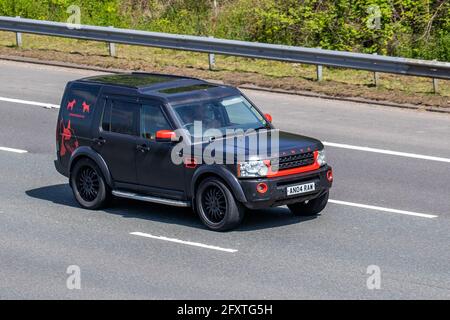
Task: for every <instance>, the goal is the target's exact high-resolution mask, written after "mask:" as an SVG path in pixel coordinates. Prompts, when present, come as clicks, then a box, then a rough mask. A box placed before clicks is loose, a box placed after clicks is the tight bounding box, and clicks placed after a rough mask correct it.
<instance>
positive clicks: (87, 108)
mask: <svg viewBox="0 0 450 320" xmlns="http://www.w3.org/2000/svg"><path fill="white" fill-rule="evenodd" d="M82 106H83V113H85V112H87V113H89V112H90V105H89V104H87V103H86V101H83V104H82Z"/></svg>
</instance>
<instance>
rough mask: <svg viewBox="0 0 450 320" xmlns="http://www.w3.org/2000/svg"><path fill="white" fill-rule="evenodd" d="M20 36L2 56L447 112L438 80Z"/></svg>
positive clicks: (3, 40)
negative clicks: (211, 59) (318, 76)
mask: <svg viewBox="0 0 450 320" xmlns="http://www.w3.org/2000/svg"><path fill="white" fill-rule="evenodd" d="M22 38H23V47H21V48H17V47H15V46H14V43H15V35H14V33H11V32H0V55H10V56H23V57H28V58H37V59H42V60H47V61H49V60H50V61H60V62H70V63H76V64H84V65H91V66H97V67H102V68H117V69H127V70H140V71H149V72H161V73H173V74H178V75H188V76H193V77H199V78H204V79H212V80H221V81H223V82H224V83H227V84H232V85H244V84H252V85H256V86H259V87H264V88H269V89H282V90H288V91H310V92H315V93H319V94H324V95H329V96H336V97H346V98H348V97H352V98H354V97H357V98H365V99H370V100H377V101H387V102H394V103H401V104H413V105H423V106H433V107H440V108H450V81H448V80H439V94H434V93H433V85H432V80H431V79H429V78H421V77H408V76H400V75H392V74H380V81H379V83H380V85H379V86H378V87H374V85H373V73H372V72H367V71H358V70H351V69H341V68H328V67H325V68H324V70H323V76H324V80H323V81H322V82H317V81H315V72H316V69H315V66H311V65H303V64H296V63H284V62H277V61H268V60H260V59H248V58H239V57H230V56H220V55H216V67H215V70H214V71H210V70H209V69H208V68H209V66H208V55H207V54H203V53H194V52H186V51H175V50H167V49H158V48H147V47H139V46H127V45H116V52H117V54H118V56H117V57H115V58H113V57H110V56H109V55H108V49H107V45H106V44H105V43H102V42H93V41H85V40H74V39H66V38H56V37H47V36H38V35H30V34H24V35H22Z"/></svg>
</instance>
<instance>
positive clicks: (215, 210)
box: [55, 73, 333, 231]
mask: <svg viewBox="0 0 450 320" xmlns="http://www.w3.org/2000/svg"><path fill="white" fill-rule="evenodd" d="M271 121H272V119H271V116H270V115H269V114H263V113H261V111H260V110H259V109H258V108H257V107H256V106H255V105H254V104H253V103H252V102H250V100H249V99H248V98H246V97H245V96H244V95H243V94H242V93H241V92H240V91H239V90H238V89H236V88H234V87H230V86H225V85H218V84H213V83H208V82H205V81H202V80H199V79H194V78H187V77H178V76H171V75H160V74H149V73H130V74H115V75H102V76H95V77H90V78H85V79H81V80H77V81H72V82H69V83H68V84H67V87H66V90H65V93H64V97H63V99H62V103H61V109H60V113H59V117H58V124H57V129H56V140H57V160H56V161H55V166H56V169H57V170H58V172H59V173H61V174H63V175H64V176H66V177H68V178H69V183H70V186H71V188H72V190H73V193H74V195H75V198H76V200H77V201H78V203H79V204H80V205H81V206H82V207H83V208H87V209H98V208H101V207H103V206H105V205H106V204H107V203H108V200H109V199H110V198H111V197H112V196H116V197H122V198H130V199H137V200H142V201H148V202H154V203H160V204H166V205H172V206H180V207H192V208H193V209H194V211H196V212H197V213H198V214H199V216H200V218H201V220H202V221H203V223H204V224H205V225H206V226H207V227H208V228H210V229H212V230H220V231H222V230H229V229H231V228H234V227H236V226H237V225H238V224H239V223H240V222H241V221H242V218H243V214H244V211H245V209H246V208H248V209H259V208H267V207H276V206H283V205H287V206H288V207H289V208H290V210H291V211H292V212H293V213H294V214H296V215H316V214H318V213H319V212H320V211H322V210H323V209H324V208H325V206H326V204H327V202H328V193H329V189H330V187H331V185H332V181H333V172H332V169H331V167H329V166H328V165H327V163H326V161H325V154H324V150H323V148H324V147H323V145H322V143H321V142H320V141H318V140H316V139H312V138H309V137H305V136H300V135H296V134H292V133H287V132H281V131H279V130H277V129H275V128H274V127H273V126H272V124H271Z"/></svg>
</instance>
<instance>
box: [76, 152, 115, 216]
mask: <svg viewBox="0 0 450 320" xmlns="http://www.w3.org/2000/svg"><path fill="white" fill-rule="evenodd" d="M70 185H71V187H72V191H73V194H74V196H75V199H76V200H77V202H78V203H79V204H80V205H81V206H82V207H83V208H86V209H91V210H95V209H100V208H101V207H103V206H105V205H106V203H107V202H108V200H109V198H110V192H109V188H108V186H107V185H106V183H105V179H104V178H103V175H102V173H101V171H100V168H99V167H98V166H97V164H95V162H94V161H92V160H90V159H87V158H86V159H81V160H80V161H78V162H77V163H75V165H74V167H73V170H72V174H71V176H70Z"/></svg>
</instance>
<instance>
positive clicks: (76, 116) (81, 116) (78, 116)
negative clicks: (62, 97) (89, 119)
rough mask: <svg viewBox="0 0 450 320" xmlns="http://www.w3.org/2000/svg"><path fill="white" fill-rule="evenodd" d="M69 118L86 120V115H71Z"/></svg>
mask: <svg viewBox="0 0 450 320" xmlns="http://www.w3.org/2000/svg"><path fill="white" fill-rule="evenodd" d="M69 117H72V118H80V119H84V118H85V116H84V115H82V114H76V113H69Z"/></svg>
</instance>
